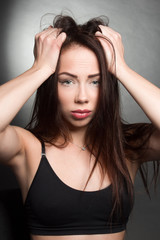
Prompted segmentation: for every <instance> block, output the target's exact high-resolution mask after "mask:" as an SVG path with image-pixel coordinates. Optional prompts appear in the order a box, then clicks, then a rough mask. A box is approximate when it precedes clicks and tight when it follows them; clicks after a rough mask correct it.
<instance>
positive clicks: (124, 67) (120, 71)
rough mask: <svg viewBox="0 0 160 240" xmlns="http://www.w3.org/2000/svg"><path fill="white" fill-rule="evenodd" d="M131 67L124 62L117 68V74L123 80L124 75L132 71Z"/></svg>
mask: <svg viewBox="0 0 160 240" xmlns="http://www.w3.org/2000/svg"><path fill="white" fill-rule="evenodd" d="M130 70H131V69H130V68H129V66H128V65H127V64H126V63H124V64H122V65H120V66H119V67H117V68H116V76H117V78H118V79H119V80H120V81H121V80H123V78H124V76H125V75H126V74H127V73H129V72H130Z"/></svg>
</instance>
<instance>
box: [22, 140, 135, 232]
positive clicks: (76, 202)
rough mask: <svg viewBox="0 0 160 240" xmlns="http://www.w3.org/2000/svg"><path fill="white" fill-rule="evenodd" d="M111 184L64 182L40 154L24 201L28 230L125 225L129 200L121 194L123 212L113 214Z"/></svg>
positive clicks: (85, 229)
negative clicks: (80, 186) (93, 187)
mask: <svg viewBox="0 0 160 240" xmlns="http://www.w3.org/2000/svg"><path fill="white" fill-rule="evenodd" d="M112 207H113V204H112V185H109V186H107V187H106V188H103V189H101V190H97V191H81V190H76V189H74V188H72V187H70V186H68V185H66V184H65V183H64V182H63V181H62V180H61V179H60V178H59V177H58V176H57V175H56V173H55V172H54V170H53V168H52V167H51V165H50V163H49V162H48V160H47V158H46V154H45V145H44V143H42V156H41V160H40V163H39V166H38V169H37V172H36V174H35V176H34V178H33V181H32V183H31V186H30V188H29V191H28V193H27V197H26V200H25V203H24V210H25V216H26V221H27V226H28V229H29V232H30V233H31V234H33V235H43V236H44V235H48V236H56V235H57V236H58V235H87V234H107V233H116V232H121V231H123V230H125V229H126V223H127V221H128V218H129V215H130V212H131V210H132V204H131V203H130V197H129V195H128V194H127V191H126V192H125V193H124V194H123V196H122V214H121V215H122V216H123V217H120V215H119V214H116V213H114V214H112V217H111V212H112Z"/></svg>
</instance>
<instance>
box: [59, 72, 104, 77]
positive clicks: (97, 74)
mask: <svg viewBox="0 0 160 240" xmlns="http://www.w3.org/2000/svg"><path fill="white" fill-rule="evenodd" d="M63 74H64V75H68V76H70V77H73V78H78V76H77V75H74V74H72V73H69V72H62V73H59V74H58V76H60V75H63ZM97 76H100V73H95V74H91V75H88V78H93V77H97Z"/></svg>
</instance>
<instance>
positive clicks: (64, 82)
mask: <svg viewBox="0 0 160 240" xmlns="http://www.w3.org/2000/svg"><path fill="white" fill-rule="evenodd" d="M59 82H60V83H61V84H62V85H65V86H69V85H71V84H73V81H71V80H59Z"/></svg>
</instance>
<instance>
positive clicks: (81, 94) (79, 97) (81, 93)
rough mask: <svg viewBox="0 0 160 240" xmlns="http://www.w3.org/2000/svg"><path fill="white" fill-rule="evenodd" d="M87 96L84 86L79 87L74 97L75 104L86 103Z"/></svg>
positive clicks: (87, 100)
mask: <svg viewBox="0 0 160 240" xmlns="http://www.w3.org/2000/svg"><path fill="white" fill-rule="evenodd" d="M88 102H89V99H88V94H87V89H86V87H85V85H79V86H78V89H77V92H76V95H75V103H81V104H83V103H88Z"/></svg>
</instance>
